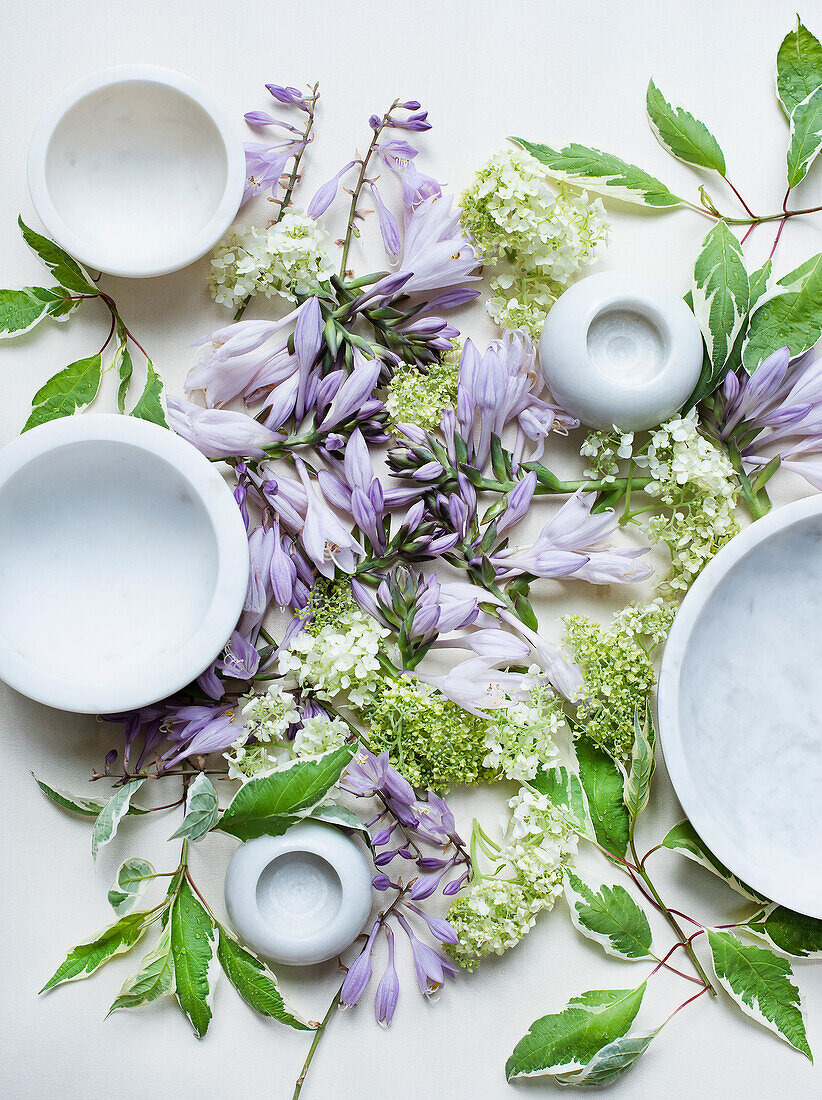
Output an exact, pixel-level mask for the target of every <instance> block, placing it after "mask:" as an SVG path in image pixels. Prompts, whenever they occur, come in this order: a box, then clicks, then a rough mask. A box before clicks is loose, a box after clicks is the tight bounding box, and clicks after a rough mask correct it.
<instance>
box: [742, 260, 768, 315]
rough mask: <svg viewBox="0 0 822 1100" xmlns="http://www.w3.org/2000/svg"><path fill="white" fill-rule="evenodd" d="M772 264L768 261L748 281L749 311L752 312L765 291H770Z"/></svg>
mask: <svg viewBox="0 0 822 1100" xmlns="http://www.w3.org/2000/svg"><path fill="white" fill-rule="evenodd" d="M772 266H773V265H772V264H771V261H770V260H766V261H765V262H764V264H763V265H762V267H758V268H757V269H756V271H754V273H753V274H752V275H751V277H750V279H749V281H748V311H749V312H750V311H751V310H752V309H753V308H754V306H755V305H756V303H757V302H758V301H759V299H760V298H761V297H762V295H763V294H764V293H765V291H766V290H767V289H768V279H770V277H771V270H772Z"/></svg>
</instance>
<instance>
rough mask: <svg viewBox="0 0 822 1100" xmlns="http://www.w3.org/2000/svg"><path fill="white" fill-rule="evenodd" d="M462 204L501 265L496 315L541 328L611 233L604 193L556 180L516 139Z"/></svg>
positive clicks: (491, 307)
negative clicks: (597, 195) (574, 188)
mask: <svg viewBox="0 0 822 1100" xmlns="http://www.w3.org/2000/svg"><path fill="white" fill-rule="evenodd" d="M460 206H461V208H462V221H463V225H464V226H465V228H466V230H467V231H468V232H469V233H470V234H471V236H472V237H473V239H474V241H475V243H476V245H477V247H478V248H479V250H480V252H481V253H482V255H483V258H484V260H485V262H486V263H487V264H492V265H495V268H496V272H495V277H494V279H493V281H492V283H491V287H490V289H491V295H490V298H489V300H488V303H487V308H488V312H489V313H490V314H491V317H492V318H493V319H494V321H495V322H496V323H497V324H499V325H502V326H503V327H504V328H508V329H515V328H523V329H526V330H527V331H529V332H531V334H532V335H534V336H537V335H539V332H540V330H541V328H542V322H543V321H544V320H545V317H546V315H547V313H548V310H549V309H550V308H551V306H552V305H553V304H554V302H555V301H556V299H557V297H558V296H559V295H560V294H561V293H562V291H563V290H564V289H565V287H566V286H567V285H568V282H569V281H570V279H571V278H572V277H573V276H574V275H575V274H576V273H577V272H578V271H579V270H580V268H581V267H583V266H584V265H586V264H588V263H590V262H591V261H592V260H593V258H594V256H595V253H596V250H597V246H598V245H599V244H600V243H601V242H603V241H604V240H606V239H607V236H608V232H609V226H608V223H607V221H606V218H605V210H604V207H603V205H602V200H601V199H599V198H595V199H589V197H588V195H587V194H586V193H585V192H575V191H572V190H571V189H569V188H567V187H565V186H561V185H557V184H555V183H554V182H552V180H551V177H550V175H549V174H548V172H547V171H546V170H545V168H544V167H543V166H542V165H541V164H540V162H539V161H538V160H537V159H536V158H535V157H533V156H531V154H530V153H526V152H525V151H524V150H523V149H520V148H517V147H513V146H512V147H509V148H506V149H503V150H500V152H498V153H496V154H495V155H494V156H493V157H491V159H490V160H489V161H488V163H487V164H485V165H484V166H483V167H482V168H480V169H479V171H478V172H477V174H476V175H475V177H474V181H473V183H472V184H471V186H470V187H469V188H468V189H467V190H466V191H464V192H463V195H462V197H461V199H460Z"/></svg>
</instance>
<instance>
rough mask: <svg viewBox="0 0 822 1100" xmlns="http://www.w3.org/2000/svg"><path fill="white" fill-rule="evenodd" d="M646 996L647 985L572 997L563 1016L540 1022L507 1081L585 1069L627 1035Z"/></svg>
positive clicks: (511, 1063) (518, 1051)
mask: <svg viewBox="0 0 822 1100" xmlns="http://www.w3.org/2000/svg"><path fill="white" fill-rule="evenodd" d="M644 993H645V983H644V982H643V983H642V985H640V986H639V987H638V988H637V989H592V990H590V991H589V992H588V993H583V994H581V995H580V996H579V997H572V998H571V1000H570V1001H569V1002H568V1004H567V1005H566V1006H565V1008H564V1009H562V1011H561V1012H556V1013H552V1014H551V1015H549V1016H542V1017H541V1018H540V1019H539V1020H535V1021H534V1023H533V1024H531V1027H530V1028H529V1029H528V1034H527V1035H525V1036H523V1038H522V1039H520V1041H519V1042H518V1043H517V1045H516V1046H515V1047H514V1051H513V1053H512V1055H511V1057H510V1058H509V1059H508V1061H507V1062H506V1064H505V1075H506V1077H507V1079H508V1080H509V1081H513V1080H514V1079H515V1078H517V1077H541V1076H543V1075H545V1074H550V1075H554V1076H556V1075H557V1074H562V1073H571V1072H573V1071H574V1070H581V1069H585V1067H586V1066H587V1065H588V1063H589V1062H590V1061H591V1059H592V1058H593V1057H594V1055H595V1054H597V1052H598V1051H600V1050H602V1049H603V1047H605V1046H607V1045H608V1044H609V1043H613V1042H614V1040H615V1039H619V1038H620V1037H621V1036H623V1035H624V1034H625V1032H626V1031H627V1030H628V1028H629V1027H630V1026H631V1024H632V1023H633V1021H634V1017H635V1016H636V1014H637V1012H638V1011H639V1006H640V1005H641V1004H642V997H643V995H644Z"/></svg>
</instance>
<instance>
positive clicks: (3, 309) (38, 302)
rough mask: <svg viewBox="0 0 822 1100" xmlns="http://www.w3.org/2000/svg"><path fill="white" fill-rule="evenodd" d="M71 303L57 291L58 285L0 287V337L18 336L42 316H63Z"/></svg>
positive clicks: (43, 317)
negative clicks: (13, 288)
mask: <svg viewBox="0 0 822 1100" xmlns="http://www.w3.org/2000/svg"><path fill="white" fill-rule="evenodd" d="M74 305H75V303H73V302H70V301H68V299H67V298H66V296H65V294H64V293H60V288H59V287H58V288H48V287H42V286H25V287H23V288H22V289H21V290H0V340H7V339H9V338H13V337H15V336H22V335H23V334H24V333H26V332H30V331H31V330H32V329H33V328H34V327H35V325H38V324H39V323H40V322H41V321H42V320H44V319H45V318H46V317H55V316H56V317H58V318H60V317H64V316H65V315H66V314H67V313H68V312H70V311H71V310H72V309H73V308H74Z"/></svg>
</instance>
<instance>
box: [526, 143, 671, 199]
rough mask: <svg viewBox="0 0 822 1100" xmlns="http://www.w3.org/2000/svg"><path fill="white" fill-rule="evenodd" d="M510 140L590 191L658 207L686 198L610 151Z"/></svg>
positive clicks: (554, 173) (556, 174)
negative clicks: (558, 147) (556, 147)
mask: <svg viewBox="0 0 822 1100" xmlns="http://www.w3.org/2000/svg"><path fill="white" fill-rule="evenodd" d="M511 140H512V141H516V142H517V144H519V145H521V146H522V148H523V149H525V150H526V152H528V153H530V154H531V155H532V156H534V157H536V158H537V160H538V161H539V162H540V163H541V164H544V165H545V167H546V168H547V169H548V171H549V172H550V174H551V175H552V176H554V177H555V178H556V179H559V180H563V181H564V182H566V183H571V184H574V185H575V186H577V187H584V188H585V189H586V190H587V191H593V192H595V193H596V194H600V195H608V196H610V197H611V198H612V199H620V200H621V201H622V202H632V203H638V204H639V205H640V206H650V207H654V208H655V209H670V208H671V207H675V206H682V205H683V200H682V199H680V198H678V197H677V196H676V195H674V194H672V193H671V192H670V191H669V190H668V188H667V187H666V186H665V184H664V183H661V182H660V181H659V180H658V179H656V178H655V177H654V176H651V175H649V174H648V173H647V172H643V171H642V169H641V168H637V167H636V166H635V165H633V164H627V163H626V162H625V161H624V160H620V159H619V157H615V156H613V155H612V154H611V153H603V152H602V150H601V149H591V148H589V147H588V146H586V145H577V144H572V145H566V146H565V148H564V149H559V150H557V149H552V148H551V147H550V146H549V145H535V144H533V143H532V142H530V141H525V139H524V138H516V137H515V138H511Z"/></svg>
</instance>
